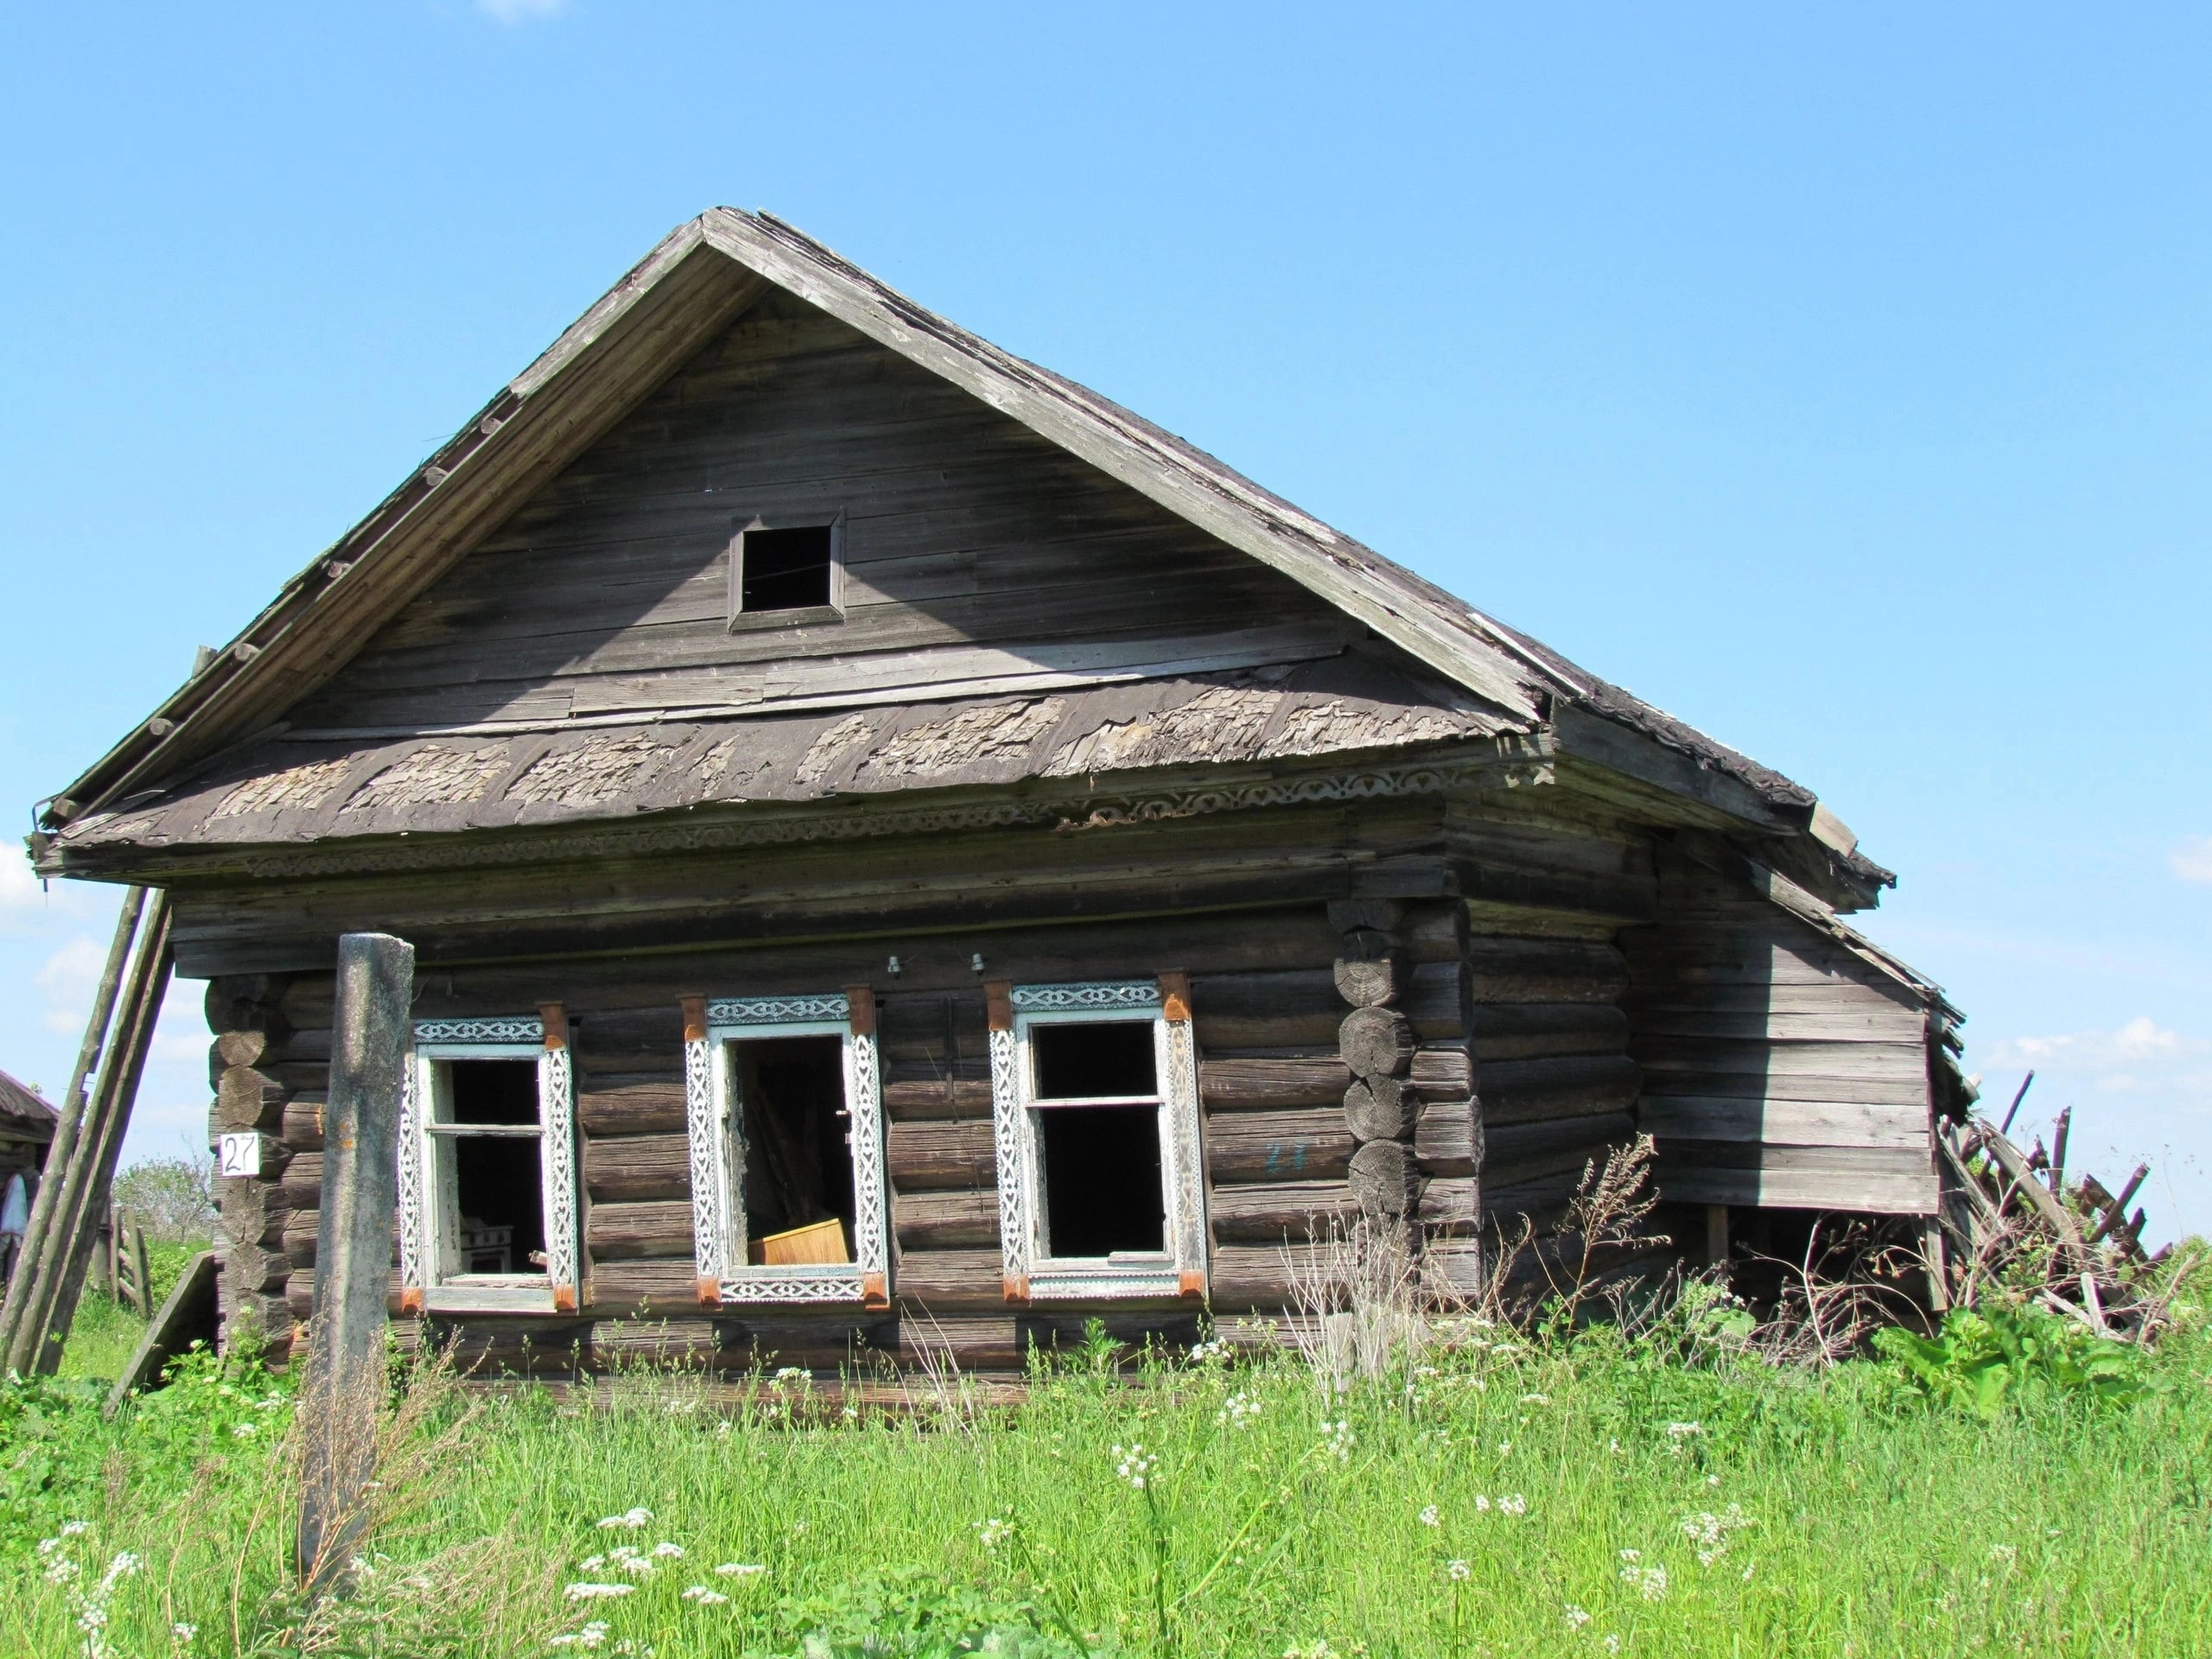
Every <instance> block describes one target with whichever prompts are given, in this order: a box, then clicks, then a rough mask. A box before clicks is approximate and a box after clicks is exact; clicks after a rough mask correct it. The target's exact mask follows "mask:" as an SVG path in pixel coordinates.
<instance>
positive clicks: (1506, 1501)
mask: <svg viewBox="0 0 2212 1659" xmlns="http://www.w3.org/2000/svg"><path fill="white" fill-rule="evenodd" d="M1497 1512H1498V1513H1499V1514H1500V1515H1526V1514H1528V1513H1529V1500H1528V1499H1527V1498H1525V1497H1522V1496H1521V1494H1520V1493H1518V1492H1508V1493H1507V1494H1506V1495H1505V1496H1504V1497H1501V1498H1499V1499H1498V1500H1497Z"/></svg>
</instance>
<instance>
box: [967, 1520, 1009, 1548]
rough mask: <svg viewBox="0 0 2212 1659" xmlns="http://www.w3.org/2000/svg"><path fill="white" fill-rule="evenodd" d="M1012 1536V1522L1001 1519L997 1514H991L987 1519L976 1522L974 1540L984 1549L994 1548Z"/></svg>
mask: <svg viewBox="0 0 2212 1659" xmlns="http://www.w3.org/2000/svg"><path fill="white" fill-rule="evenodd" d="M1012 1536H1014V1522H1011V1521H1002V1520H1001V1519H1000V1518H999V1517H998V1516H992V1517H991V1518H990V1519H989V1520H988V1521H978V1522H976V1542H978V1543H980V1544H981V1545H982V1547H983V1548H985V1549H996V1548H998V1547H999V1546H1000V1545H1001V1544H1002V1543H1004V1542H1006V1541H1007V1539H1009V1538H1011V1537H1012Z"/></svg>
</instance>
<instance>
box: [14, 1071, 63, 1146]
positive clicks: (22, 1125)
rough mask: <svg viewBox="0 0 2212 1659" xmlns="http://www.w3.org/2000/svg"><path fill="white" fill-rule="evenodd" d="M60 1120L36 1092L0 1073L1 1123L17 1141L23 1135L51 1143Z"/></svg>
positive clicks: (52, 1106)
mask: <svg viewBox="0 0 2212 1659" xmlns="http://www.w3.org/2000/svg"><path fill="white" fill-rule="evenodd" d="M60 1116H61V1115H60V1113H59V1112H58V1111H56V1110H55V1109H54V1104H53V1103H52V1102H50V1101H48V1099H47V1097H46V1096H44V1095H41V1093H39V1091H38V1090H35V1089H34V1088H32V1087H31V1086H30V1085H29V1084H24V1083H18V1082H17V1081H16V1079H15V1078H13V1077H10V1076H9V1075H8V1074H7V1073H6V1072H5V1071H0V1122H4V1123H5V1124H7V1125H8V1127H9V1128H10V1130H11V1131H13V1132H14V1133H15V1135H16V1137H17V1138H18V1139H20V1138H22V1137H23V1136H24V1135H26V1134H28V1135H29V1137H30V1138H32V1139H34V1140H41V1141H45V1140H51V1139H53V1137H54V1125H55V1123H57V1122H59V1121H60Z"/></svg>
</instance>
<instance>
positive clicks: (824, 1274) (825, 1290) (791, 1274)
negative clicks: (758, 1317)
mask: <svg viewBox="0 0 2212 1659" xmlns="http://www.w3.org/2000/svg"><path fill="white" fill-rule="evenodd" d="M866 1300H868V1291H867V1287H866V1285H865V1283H864V1282H863V1281H862V1279H861V1270H860V1269H859V1268H835V1267H822V1268H751V1269H748V1270H747V1272H745V1273H743V1274H740V1275H738V1276H737V1277H735V1278H731V1279H725V1280H723V1281H721V1302H722V1305H723V1306H761V1305H764V1304H765V1305H769V1306H772V1305H774V1304H777V1303H779V1302H851V1303H853V1304H854V1305H855V1306H859V1305H860V1304H861V1303H863V1302H865V1301H866Z"/></svg>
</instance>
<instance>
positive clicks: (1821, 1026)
mask: <svg viewBox="0 0 2212 1659" xmlns="http://www.w3.org/2000/svg"><path fill="white" fill-rule="evenodd" d="M1659 904H1660V910H1659V920H1658V922H1657V924H1656V925H1653V926H1649V927H1643V928H1635V929H1630V930H1629V931H1627V932H1626V933H1625V934H1624V944H1625V948H1626V953H1627V959H1628V962H1629V964H1630V974H1631V976H1632V982H1631V983H1630V988H1629V990H1628V993H1627V995H1625V997H1624V999H1623V1003H1624V1007H1625V1008H1626V1010H1627V1013H1628V1016H1629V1019H1630V1022H1631V1024H1632V1026H1633V1027H1634V1035H1633V1037H1632V1039H1631V1042H1630V1052H1632V1053H1633V1054H1634V1055H1635V1057H1636V1058H1637V1063H1638V1064H1639V1065H1641V1066H1642V1068H1643V1104H1642V1107H1641V1109H1640V1114H1639V1116H1640V1121H1641V1122H1642V1126H1643V1128H1644V1130H1645V1131H1646V1132H1647V1133H1649V1134H1650V1135H1653V1136H1654V1137H1655V1138H1656V1141H1657V1142H1658V1146H1659V1154H1660V1159H1659V1169H1660V1184H1661V1188H1662V1191H1663V1192H1664V1193H1665V1194H1666V1196H1667V1197H1668V1198H1669V1199H1673V1200H1680V1201H1683V1202H1688V1203H1697V1204H1717V1205H1747V1206H1757V1205H1767V1206H1774V1207H1778V1208H1789V1209H1822V1210H1829V1209H1832V1210H1849V1211H1872V1212H1875V1213H1886V1214H1903V1215H1918V1214H1927V1213H1929V1212H1930V1211H1933V1210H1934V1208H1935V1205H1936V1174H1935V1168H1934V1165H1933V1162H1932V1150H1931V1148H1932V1143H1931V1141H1930V1138H1929V1125H1930V1121H1931V1111H1932V1107H1931V1101H1930V1092H1929V1036H1928V1032H1929V1016H1928V1009H1927V1006H1926V1003H1925V1001H1924V1000H1923V998H1922V996H1921V995H1919V994H1918V993H1917V992H1916V991H1915V990H1914V989H1913V988H1910V987H1909V986H1906V985H1904V984H1902V983H1900V982H1898V981H1897V979H1895V978H1893V977H1891V976H1888V975H1885V973H1884V972H1882V970H1881V969H1878V967H1876V966H1875V965H1873V964H1872V963H1869V962H1868V961H1867V960H1866V958H1865V957H1861V956H1859V954H1858V953H1856V952H1854V951H1853V950H1850V949H1849V948H1848V947H1847V946H1846V945H1845V944H1841V943H1840V941H1838V940H1836V939H1834V938H1831V937H1830V936H1828V935H1827V934H1825V933H1822V932H1821V931H1817V930H1815V928H1814V927H1812V926H1811V925H1809V924H1808V923H1806V922H1805V921H1803V920H1802V919H1800V918H1797V917H1796V916H1794V915H1792V914H1791V913H1790V912H1788V911H1786V910H1784V909H1783V908H1782V907H1780V906H1777V905H1775V904H1772V903H1770V902H1769V901H1767V900H1766V899H1763V898H1761V897H1760V896H1759V895H1758V894H1756V893H1751V892H1750V891H1748V890H1747V889H1745V887H1742V886H1741V885H1740V884H1738V883H1734V882H1732V881H1731V880H1729V879H1728V878H1727V877H1726V876H1725V875H1723V874H1719V872H1718V871H1717V870H1715V869H1713V868H1708V867H1707V865H1706V864H1704V863H1701V862H1699V861H1696V860H1694V859H1693V858H1691V857H1688V856H1685V855H1683V854H1682V853H1681V852H1680V851H1674V850H1669V851H1668V852H1666V853H1663V854H1662V856H1661V859H1660V861H1659Z"/></svg>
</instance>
